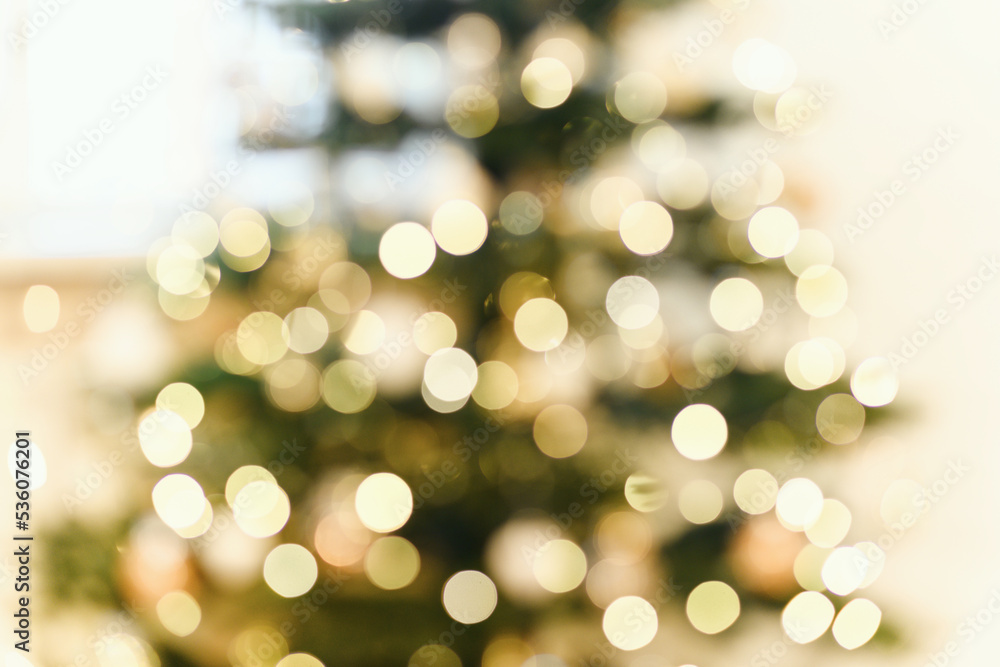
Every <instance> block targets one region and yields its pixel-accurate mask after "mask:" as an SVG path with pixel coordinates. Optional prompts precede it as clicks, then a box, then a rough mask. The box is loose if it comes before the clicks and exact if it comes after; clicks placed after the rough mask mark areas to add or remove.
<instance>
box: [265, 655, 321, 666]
mask: <svg viewBox="0 0 1000 667" xmlns="http://www.w3.org/2000/svg"><path fill="white" fill-rule="evenodd" d="M274 667H324V665H323V663H322V662H320V660H319V658H317V657H315V656H312V655H309V654H308V653H290V654H288V655H286V656H285V657H284V658H282V659H281V660H279V661H278V664H277V665H275V666H274Z"/></svg>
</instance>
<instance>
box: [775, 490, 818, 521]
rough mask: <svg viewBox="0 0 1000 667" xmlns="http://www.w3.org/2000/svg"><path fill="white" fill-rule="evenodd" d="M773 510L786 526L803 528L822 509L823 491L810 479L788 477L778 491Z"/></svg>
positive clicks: (816, 517)
mask: <svg viewBox="0 0 1000 667" xmlns="http://www.w3.org/2000/svg"><path fill="white" fill-rule="evenodd" d="M775 511H776V512H777V513H778V518H779V519H781V520H782V521H783V522H784V523H785V525H786V527H788V528H791V529H792V530H796V531H802V530H805V529H806V527H807V526H809V525H811V524H812V523H813V522H814V521H815V520H816V519H818V518H819V515H820V512H822V511H823V492H822V491H821V490H820V488H819V487H818V486H817V485H816V482H814V481H812V480H811V479H806V478H805V477H796V478H795V479H790V480H788V481H787V482H785V483H784V485H782V487H781V490H780V491H778V498H777V501H776V502H775Z"/></svg>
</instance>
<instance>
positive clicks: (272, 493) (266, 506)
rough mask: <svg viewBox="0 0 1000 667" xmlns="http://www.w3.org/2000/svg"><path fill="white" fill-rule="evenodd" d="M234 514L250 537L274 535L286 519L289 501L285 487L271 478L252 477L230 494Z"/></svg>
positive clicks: (283, 525) (238, 524) (288, 511)
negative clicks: (270, 479) (231, 495)
mask: <svg viewBox="0 0 1000 667" xmlns="http://www.w3.org/2000/svg"><path fill="white" fill-rule="evenodd" d="M232 506H233V518H234V519H235V521H236V525H237V526H239V528H240V530H242V531H243V532H244V533H246V534H247V535H249V536H250V537H270V536H272V535H276V534H277V533H278V532H280V531H281V529H282V528H284V527H285V524H286V523H288V519H289V517H290V516H291V511H292V510H291V503H290V502H289V501H288V494H286V493H285V491H284V489H282V488H281V487H280V486H278V485H277V484H275V483H274V482H271V481H266V480H258V481H253V482H250V483H249V484H247V485H246V486H244V487H243V488H242V489H240V490H239V491H238V492H237V493H236V496H235V497H234V498H233V503H232Z"/></svg>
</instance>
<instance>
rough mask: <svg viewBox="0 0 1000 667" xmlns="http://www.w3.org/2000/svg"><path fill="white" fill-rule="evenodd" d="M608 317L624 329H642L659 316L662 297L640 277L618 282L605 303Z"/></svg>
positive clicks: (625, 277)
mask: <svg viewBox="0 0 1000 667" xmlns="http://www.w3.org/2000/svg"><path fill="white" fill-rule="evenodd" d="M604 305H605V308H607V311H608V315H609V316H610V317H611V319H612V320H613V321H614V323H615V324H617V325H618V326H620V327H621V328H623V329H641V328H642V327H645V326H647V325H648V324H649V323H650V322H652V321H653V320H654V319H655V318H656V316H657V315H658V314H659V310H660V295H659V294H658V293H657V291H656V288H655V287H653V284H652V283H651V282H649V281H648V280H646V279H645V278H642V277H640V276H624V277H622V278H619V279H618V280H616V281H615V282H614V283H613V284H612V285H611V287H610V288H608V294H607V297H606V298H605V301H604Z"/></svg>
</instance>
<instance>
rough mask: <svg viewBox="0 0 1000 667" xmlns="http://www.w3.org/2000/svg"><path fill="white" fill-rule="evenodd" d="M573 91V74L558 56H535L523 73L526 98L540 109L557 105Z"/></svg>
mask: <svg viewBox="0 0 1000 667" xmlns="http://www.w3.org/2000/svg"><path fill="white" fill-rule="evenodd" d="M572 91H573V74H572V72H570V70H569V67H567V66H566V64H565V63H563V62H562V61H561V60H557V59H556V58H549V57H542V58H535V59H534V60H532V61H531V62H530V63H528V65H527V67H525V68H524V72H522V73H521V92H522V93H523V94H524V99H526V100H528V102H529V103H530V104H532V105H534V106H536V107H538V108H540V109H551V108H552V107H557V106H559V105H560V104H562V103H563V102H565V101H566V99H567V98H569V94H570V93H571V92H572Z"/></svg>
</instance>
